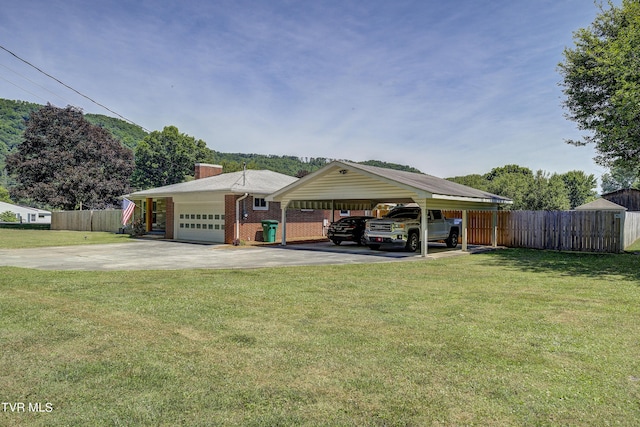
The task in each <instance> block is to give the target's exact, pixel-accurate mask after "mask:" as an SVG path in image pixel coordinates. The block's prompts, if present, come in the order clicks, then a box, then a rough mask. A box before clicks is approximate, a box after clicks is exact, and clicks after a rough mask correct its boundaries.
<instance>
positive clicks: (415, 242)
mask: <svg viewBox="0 0 640 427" xmlns="http://www.w3.org/2000/svg"><path fill="white" fill-rule="evenodd" d="M419 247H420V238H419V237H418V233H416V232H415V231H412V232H411V233H409V238H408V239H407V245H406V246H405V248H406V249H407V250H408V251H409V252H415V251H417V250H418V248H419Z"/></svg>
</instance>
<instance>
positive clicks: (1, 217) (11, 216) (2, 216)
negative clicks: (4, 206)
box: [0, 211, 18, 222]
mask: <svg viewBox="0 0 640 427" xmlns="http://www.w3.org/2000/svg"><path fill="white" fill-rule="evenodd" d="M0 222H18V217H17V216H16V214H15V213H13V212H11V211H4V212H2V213H0Z"/></svg>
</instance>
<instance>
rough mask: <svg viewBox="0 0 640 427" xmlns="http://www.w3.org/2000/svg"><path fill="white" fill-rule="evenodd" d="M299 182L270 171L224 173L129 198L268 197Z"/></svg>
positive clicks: (153, 189)
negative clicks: (204, 194)
mask: <svg viewBox="0 0 640 427" xmlns="http://www.w3.org/2000/svg"><path fill="white" fill-rule="evenodd" d="M297 180H298V178H294V177H291V176H288V175H283V174H281V173H278V172H273V171H270V170H253V169H248V170H246V171H244V172H243V171H240V172H230V173H223V174H220V175H215V176H211V177H208V178H201V179H196V180H193V181H188V182H181V183H179V184H172V185H166V186H164V187H156V188H150V189H148V190H143V191H136V192H135V193H131V194H129V195H128V196H127V197H130V198H133V199H135V198H146V197H172V196H174V195H176V194H186V193H201V192H211V191H216V192H227V193H238V194H242V193H250V194H261V195H267V194H271V193H273V192H274V191H276V190H279V189H281V188H282V187H284V186H286V185H289V184H291V183H293V182H295V181H297Z"/></svg>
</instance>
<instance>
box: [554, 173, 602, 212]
mask: <svg viewBox="0 0 640 427" xmlns="http://www.w3.org/2000/svg"><path fill="white" fill-rule="evenodd" d="M561 177H562V181H563V182H564V185H565V187H566V190H567V196H568V197H569V208H570V209H574V208H576V207H577V206H580V205H583V204H585V203H589V202H591V201H593V200H595V199H596V197H598V194H597V193H596V187H597V186H598V183H597V181H596V178H595V176H593V175H587V174H586V173H584V172H583V171H569V172H567V173H565V174H563V175H561Z"/></svg>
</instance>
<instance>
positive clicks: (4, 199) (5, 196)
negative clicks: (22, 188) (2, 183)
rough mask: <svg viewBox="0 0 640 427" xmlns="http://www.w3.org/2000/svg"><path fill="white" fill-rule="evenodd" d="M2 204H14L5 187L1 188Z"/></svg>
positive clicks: (0, 199) (0, 198) (0, 197)
mask: <svg viewBox="0 0 640 427" xmlns="http://www.w3.org/2000/svg"><path fill="white" fill-rule="evenodd" d="M0 202H7V203H13V202H12V201H11V197H10V196H9V190H7V189H6V188H4V187H0Z"/></svg>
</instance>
